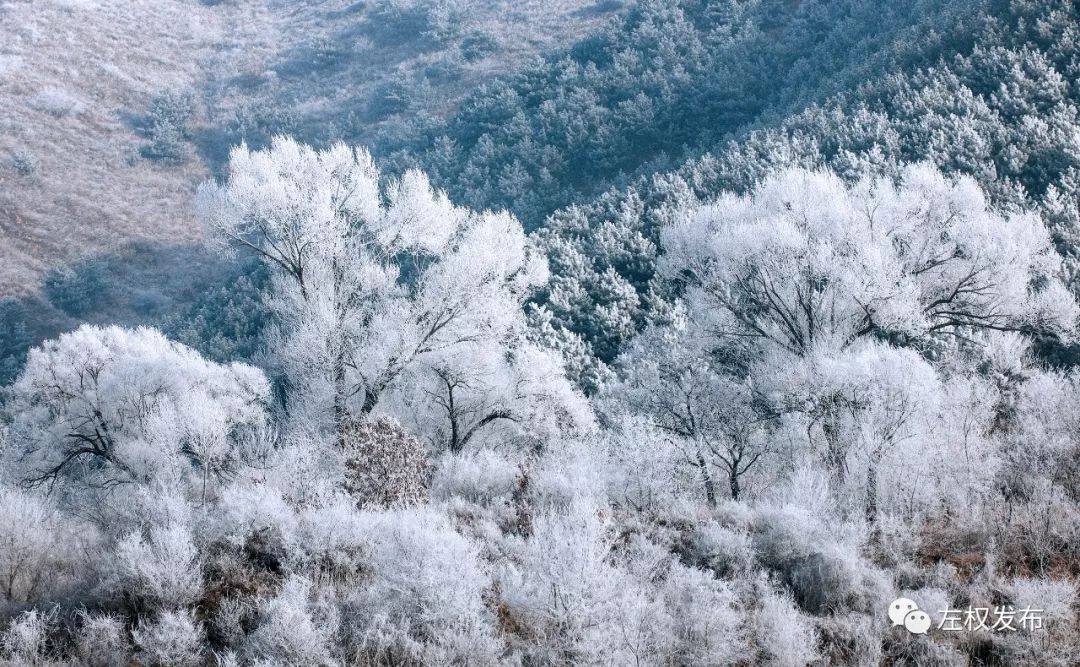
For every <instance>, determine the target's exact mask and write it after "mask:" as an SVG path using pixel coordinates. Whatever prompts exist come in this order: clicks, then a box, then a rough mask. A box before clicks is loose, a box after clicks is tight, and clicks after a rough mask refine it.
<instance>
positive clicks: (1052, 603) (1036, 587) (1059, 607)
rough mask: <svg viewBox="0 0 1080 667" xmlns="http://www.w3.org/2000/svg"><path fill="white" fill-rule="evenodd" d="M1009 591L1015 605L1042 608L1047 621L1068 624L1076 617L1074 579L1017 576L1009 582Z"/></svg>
mask: <svg viewBox="0 0 1080 667" xmlns="http://www.w3.org/2000/svg"><path fill="white" fill-rule="evenodd" d="M1008 592H1009V596H1010V598H1011V600H1012V606H1013V607H1015V608H1016V609H1017V610H1020V609H1023V608H1028V609H1041V610H1042V613H1041V616H1042V617H1043V619H1045V622H1046V623H1062V624H1068V623H1071V622H1074V621H1075V619H1076V604H1077V591H1076V583H1075V582H1073V581H1069V580H1067V579H1061V580H1053V579H1035V578H1033V577H1016V578H1015V579H1013V580H1012V581H1010V582H1009V583H1008ZM1018 617H1019V615H1018Z"/></svg>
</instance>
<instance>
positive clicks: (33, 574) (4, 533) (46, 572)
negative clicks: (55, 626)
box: [0, 487, 79, 603]
mask: <svg viewBox="0 0 1080 667" xmlns="http://www.w3.org/2000/svg"><path fill="white" fill-rule="evenodd" d="M78 548H79V536H78V535H77V534H75V533H74V532H73V530H72V526H71V525H70V522H69V521H67V520H66V519H65V518H64V517H63V516H62V515H60V514H59V513H58V512H57V511H56V510H55V509H54V508H53V507H52V506H51V505H50V504H49V503H48V502H47V501H46V500H44V499H43V498H41V497H39V496H37V495H34V494H30V493H26V492H24V491H20V490H17V489H7V488H3V487H0V601H8V602H13V603H23V602H30V601H33V600H34V599H35V598H37V597H39V596H41V595H44V594H47V593H49V592H52V591H54V590H56V589H57V588H58V587H60V586H61V585H62V584H63V583H64V582H65V581H66V580H68V579H69V578H70V576H71V574H72V571H73V569H74V568H75V565H76V563H75V560H76V553H77V552H78Z"/></svg>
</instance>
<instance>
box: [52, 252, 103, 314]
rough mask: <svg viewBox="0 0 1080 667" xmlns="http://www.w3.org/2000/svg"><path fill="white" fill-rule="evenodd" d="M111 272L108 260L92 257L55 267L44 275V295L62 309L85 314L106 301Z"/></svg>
mask: <svg viewBox="0 0 1080 667" xmlns="http://www.w3.org/2000/svg"><path fill="white" fill-rule="evenodd" d="M108 274H109V267H108V264H107V263H105V262H101V261H98V260H93V259H87V260H83V261H80V262H77V263H76V264H74V265H73V266H70V267H64V268H61V269H54V270H52V271H50V272H49V274H48V275H46V276H45V283H44V285H43V287H44V291H45V296H46V297H47V298H48V299H49V302H50V303H51V304H52V305H54V306H56V307H57V308H59V309H60V310H61V311H62V312H63V313H65V314H67V315H70V316H71V317H76V318H82V317H85V316H87V315H90V314H91V313H93V312H95V311H98V310H101V309H102V307H103V306H104V305H105V300H106V298H107V296H108V292H109V276H108Z"/></svg>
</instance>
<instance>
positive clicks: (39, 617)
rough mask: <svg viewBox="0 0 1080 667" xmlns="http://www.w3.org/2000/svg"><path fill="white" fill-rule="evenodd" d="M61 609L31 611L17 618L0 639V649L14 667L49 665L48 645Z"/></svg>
mask: <svg viewBox="0 0 1080 667" xmlns="http://www.w3.org/2000/svg"><path fill="white" fill-rule="evenodd" d="M58 614H59V609H58V608H54V609H51V610H49V611H45V612H43V611H39V610H37V609H31V610H30V611H26V612H23V613H22V614H19V615H18V616H17V617H15V618H14V619H13V620H12V621H11V624H10V625H9V626H8V628H7V630H5V631H4V634H3V636H2V637H0V649H2V651H3V655H4V657H5V658H7V660H8V661H9V662H8V664H10V665H12V666H13V667H14V666H16V665H41V664H48V655H47V647H46V643H47V642H48V640H49V637H50V635H51V633H52V632H53V631H54V630H55V623H56V617H57V615H58Z"/></svg>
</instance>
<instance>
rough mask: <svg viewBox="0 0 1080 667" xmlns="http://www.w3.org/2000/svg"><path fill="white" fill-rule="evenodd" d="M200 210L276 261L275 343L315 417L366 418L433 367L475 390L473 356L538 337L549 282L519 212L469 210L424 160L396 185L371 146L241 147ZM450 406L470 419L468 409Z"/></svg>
mask: <svg viewBox="0 0 1080 667" xmlns="http://www.w3.org/2000/svg"><path fill="white" fill-rule="evenodd" d="M198 210H199V213H200V217H201V219H202V221H203V222H204V224H205V225H206V227H207V230H208V231H209V233H210V236H211V238H212V239H214V241H215V242H216V243H218V244H220V245H222V246H231V247H243V248H247V249H249V250H251V251H254V252H256V253H258V254H259V255H261V256H262V257H263V258H264V259H265V261H266V262H267V263H268V264H269V265H270V266H271V267H272V268H274V269H275V271H274V277H273V279H272V285H271V292H272V294H271V298H270V300H271V305H272V310H273V312H274V313H275V315H276V320H277V326H276V329H275V331H274V332H273V333H272V334H271V336H270V340H269V346H270V351H271V354H272V357H273V358H274V359H275V360H276V361H277V363H279V364H280V367H281V371H282V373H283V376H284V378H285V380H286V383H287V390H288V392H289V394H288V397H289V401H290V410H291V412H293V414H294V415H299V414H301V413H304V412H306V416H307V417H308V418H310V419H311V420H312V423H314V424H316V425H325V424H326V423H327V419H326V417H327V416H328V417H329V418H330V420H329V421H330V422H332V424H334V425H336V427H337V428H339V429H340V427H341V425H342V424H344V423H345V422H346V420H347V419H348V418H349V417H350V416H358V417H361V418H364V417H366V415H369V414H370V413H371V412H372V411H373V410H374V409H375V407H376V405H378V404H379V402H380V400H381V399H382V398H384V396H385V395H386V393H387V391H388V390H389V389H391V388H392V387H393V386H394V385H395V383H397V382H398V381H399V380H401V379H403V378H404V376H406V375H410V374H412V375H415V374H420V373H423V372H424V371H425V370H434V371H435V372H436V373H437V374H440V376H441V377H445V378H454V379H453V381H452V382H443V385H444V386H443V389H445V390H447V391H453V390H454V389H455V388H458V387H464V386H465V385H468V386H469V387H470V389H471V390H473V391H474V393H475V390H476V388H477V387H478V386H479V385H480V384H482V383H481V382H480V381H479V379H477V378H474V377H473V376H474V375H475V373H476V367H475V366H476V365H474V364H471V363H470V359H474V358H475V357H476V355H477V354H487V355H491V354H494V355H499V354H503V352H504V351H505V350H511V349H518V348H520V347H521V346H524V345H525V344H526V343H525V339H524V335H525V319H524V314H523V311H522V305H523V303H524V302H525V300H526V299H527V298H528V296H529V295H530V294H531V292H532V291H533V290H534V289H535V288H536V287H537V286H538V285H540V284H542V283H543V282H544V281H545V280H546V279H547V264H546V261H545V259H544V257H543V256H542V254H540V253H538V252H537V251H536V250H535V249H534V248H533V246H532V244H531V243H530V242H529V241H528V239H527V237H526V236H525V233H524V231H523V230H522V228H521V225H520V224H519V223H518V222H517V220H515V219H514V218H513V217H512V216H510V215H508V214H506V213H490V212H484V213H476V212H473V211H469V210H466V209H463V208H459V207H456V206H454V205H453V204H451V203H450V202H449V201H448V200H447V198H446V196H445V195H444V194H443V193H441V192H438V191H436V190H433V189H432V187H431V186H430V185H429V183H428V180H427V178H426V177H425V176H424V175H423V174H422V173H420V172H417V171H410V172H407V173H406V174H404V175H403V176H402V177H401V178H400V179H396V180H390V181H389V182H388V183H386V184H385V185H384V184H383V182H382V177H381V176H380V174H379V171H378V170H377V168H376V167H375V165H374V163H373V162H372V159H371V156H370V155H369V154H368V153H367V151H365V150H364V149H361V148H352V147H349V146H346V145H345V144H337V145H335V146H332V147H330V148H328V149H326V150H323V151H319V150H316V149H313V148H310V147H306V146H303V145H301V144H298V143H297V142H295V141H293V140H292V139H287V138H277V139H275V140H274V141H273V142H272V145H271V146H270V148H269V149H267V150H265V151H256V152H252V151H250V150H248V149H247V147H245V146H240V147H238V148H236V149H235V150H234V151H233V152H232V155H231V159H230V163H229V171H228V177H227V179H226V181H225V182H224V183H223V184H221V185H217V184H206V185H204V186H203V187H202V188H201V189H200V191H199V196H198ZM526 356H527V355H526ZM560 377H561V374H558V377H557V378H556V380H557V381H558V378H560ZM437 384H438V383H436V385H437ZM503 384H506V383H503ZM486 389H487V390H490V391H497V388H496V387H494V386H487V387H486ZM435 396H436V399H435V402H436V403H439V404H448V403H449V402H450V401H451V400H454V397H453V396H451V395H449V394H446V393H445V392H436V394H435ZM473 404H474V405H482V406H486V407H485V408H484V409H485V411H484V412H483V413H480V414H477V413H474V414H470V416H469V419H470V424H469V425H468V427H467V428H472V427H473V426H476V425H478V424H479V425H486V424H489V423H492V422H494V421H499V420H505V419H511V418H513V416H514V415H512V414H511V413H510V411H509V410H510V408H509V407H508V406H507V405H506V401H503V400H498V399H489V398H484V399H474V400H473ZM444 407H445V405H444ZM446 413H447V415H448V418H449V420H450V421H451V422H452V424H451V426H452V427H453V428H458V427H459V426H460V425H459V424H458V422H457V421H455V420H456V419H457V418H458V416H459V415H458V413H456V412H455V411H454V409H446ZM448 445H449V446H450V447H451V448H456V447H460V446H461V439H460V438H458V439H454V438H451V440H450V442H449V443H448Z"/></svg>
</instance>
